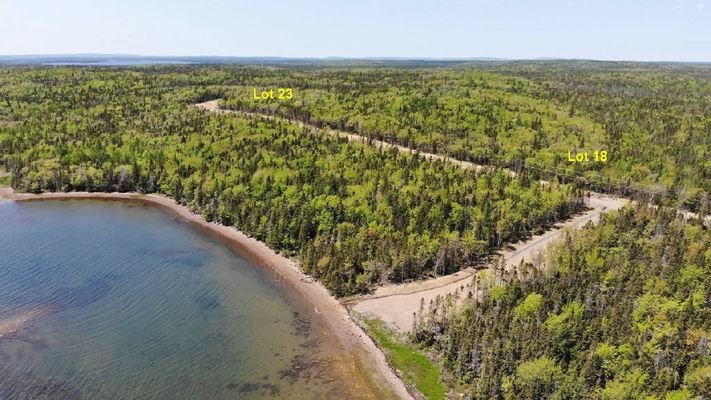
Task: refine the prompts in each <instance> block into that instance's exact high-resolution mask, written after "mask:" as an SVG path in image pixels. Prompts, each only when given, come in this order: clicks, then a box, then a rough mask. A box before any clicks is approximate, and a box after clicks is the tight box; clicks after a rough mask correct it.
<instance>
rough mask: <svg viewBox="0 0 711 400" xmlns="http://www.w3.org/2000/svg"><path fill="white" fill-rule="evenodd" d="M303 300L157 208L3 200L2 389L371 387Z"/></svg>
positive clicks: (65, 393)
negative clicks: (344, 373)
mask: <svg viewBox="0 0 711 400" xmlns="http://www.w3.org/2000/svg"><path fill="white" fill-rule="evenodd" d="M303 307H305V306H304V305H300V304H298V302H294V301H293V300H292V299H291V298H289V295H287V294H286V292H285V290H284V288H283V287H282V286H281V284H280V283H279V282H277V281H276V280H275V278H274V277H273V276H271V274H270V273H268V272H267V271H264V270H262V269H260V268H259V267H256V266H254V265H252V264H250V262H248V261H246V260H245V259H243V258H241V257H240V256H238V255H237V254H235V253H234V252H232V251H231V250H230V249H228V248H226V247H225V246H223V245H222V244H220V243H217V242H216V241H214V240H213V239H211V238H209V237H206V236H205V235H203V234H202V233H200V232H198V231H197V230H195V229H193V228H191V227H189V226H188V225H187V224H186V223H184V222H181V221H177V220H174V219H172V218H170V217H168V216H167V215H165V214H163V213H161V212H160V211H158V210H156V209H153V208H151V207H148V206H140V205H129V204H126V203H116V202H98V201H48V202H30V203H14V202H5V203H1V204H0V334H2V337H0V399H17V400H24V399H251V398H289V399H292V398H295V399H299V398H303V399H312V398H323V399H327V398H335V397H334V396H337V397H338V398H343V397H360V396H352V395H346V394H345V393H343V392H342V391H343V388H344V386H348V385H347V384H344V382H342V381H340V377H338V376H336V375H335V372H334V371H333V368H332V363H333V360H332V359H329V356H328V353H327V351H326V350H324V349H322V348H321V347H322V346H321V344H322V343H323V341H324V338H323V337H321V336H319V335H320V333H319V332H316V331H318V329H314V328H313V327H312V325H311V322H312V321H310V320H309V318H308V317H307V316H306V314H305V313H304V312H303V310H302V309H301V308H303ZM3 324H4V328H3ZM3 329H4V330H5V332H3ZM361 394H362V395H363V397H369V396H368V394H367V393H361Z"/></svg>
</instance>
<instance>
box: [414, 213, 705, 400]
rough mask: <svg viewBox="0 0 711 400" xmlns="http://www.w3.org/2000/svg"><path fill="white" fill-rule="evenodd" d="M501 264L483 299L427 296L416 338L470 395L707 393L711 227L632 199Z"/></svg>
mask: <svg viewBox="0 0 711 400" xmlns="http://www.w3.org/2000/svg"><path fill="white" fill-rule="evenodd" d="M547 264H548V265H547V267H546V270H545V271H540V270H538V269H535V268H533V267H532V266H531V265H530V264H529V265H523V266H521V267H520V268H518V269H517V270H516V271H514V272H513V273H509V274H507V273H504V272H502V271H498V273H497V274H496V275H497V276H496V279H493V280H490V281H489V282H490V283H489V284H488V285H487V284H485V282H484V280H482V282H481V283H480V284H481V287H483V288H485V289H484V290H485V291H486V295H485V296H484V297H483V299H482V300H476V299H470V300H468V301H467V302H466V303H467V305H465V306H464V307H463V309H461V310H457V309H455V308H454V307H453V306H452V304H453V301H452V299H451V298H450V299H439V300H438V301H436V302H433V303H432V304H429V305H425V306H424V307H423V311H422V312H421V313H420V315H419V317H418V321H417V323H416V326H415V329H414V331H413V334H412V335H413V339H414V340H415V341H417V342H419V343H421V344H422V345H423V346H425V347H428V348H430V349H433V350H434V351H435V352H436V353H437V354H438V356H439V357H440V358H441V359H440V361H441V363H442V365H443V367H444V368H445V369H446V370H447V371H448V372H449V373H450V374H451V376H452V379H453V380H456V381H458V382H459V383H460V384H462V385H464V386H465V387H466V393H467V395H468V397H469V398H472V399H513V398H517V399H518V398H520V399H544V398H550V399H611V400H612V399H615V400H617V399H666V400H672V399H701V398H707V397H700V396H708V395H709V394H710V393H711V348H710V347H709V346H710V342H709V339H711V308H710V307H711V303H710V302H709V301H710V299H711V274H709V268H710V267H711V231H709V229H708V228H705V227H703V226H702V225H701V224H700V223H699V222H698V221H696V222H690V223H685V222H683V221H682V220H680V219H678V217H677V216H676V213H675V211H674V210H665V209H656V210H654V209H652V208H649V207H647V206H645V205H641V206H637V207H632V206H628V207H626V208H624V209H622V210H621V211H619V213H618V212H614V213H611V214H606V215H605V216H604V217H603V220H602V221H601V222H600V225H599V226H588V227H587V228H586V229H583V230H581V231H578V232H573V233H570V234H568V235H567V236H566V238H565V239H564V240H562V241H561V242H560V243H558V244H557V245H556V246H554V247H553V248H552V249H550V250H549V254H548V256H547Z"/></svg>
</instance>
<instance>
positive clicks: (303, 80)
mask: <svg viewBox="0 0 711 400" xmlns="http://www.w3.org/2000/svg"><path fill="white" fill-rule="evenodd" d="M287 76H288V78H287V79H285V78H284V75H283V74H282V72H281V71H269V72H265V74H264V75H263V76H260V78H259V79H258V80H256V81H255V82H257V83H258V85H261V86H260V87H269V86H270V85H271V86H274V85H279V84H282V85H283V82H285V81H286V82H289V84H290V85H292V86H294V87H295V90H296V92H297V95H296V96H295V97H294V99H293V100H291V101H282V102H264V101H262V100H254V99H253V98H252V97H253V96H252V86H250V85H253V84H254V83H253V82H250V83H249V84H248V85H244V86H238V87H236V88H233V89H232V90H230V91H228V92H227V94H228V98H227V99H226V101H225V102H224V105H225V106H226V107H228V108H232V109H239V110H248V111H259V112H266V113H274V114H280V115H283V116H286V117H288V118H293V119H297V120H300V121H304V122H308V123H312V124H316V125H319V126H329V127H332V128H335V129H342V130H347V131H352V132H355V133H358V134H361V135H365V136H368V137H372V138H376V139H381V140H385V141H388V142H393V143H399V144H402V145H405V146H409V147H412V148H417V149H420V150H422V151H428V152H434V153H441V154H447V155H450V156H452V157H454V158H457V159H460V160H466V161H474V162H477V163H482V164H495V165H499V166H502V167H508V168H511V169H514V170H516V171H520V170H521V169H522V168H527V169H529V170H533V171H535V172H536V173H539V174H541V176H542V177H543V178H544V179H551V178H552V177H557V178H560V179H576V180H578V181H579V182H580V183H582V184H584V185H585V187H588V188H591V189H595V190H597V191H611V192H615V193H622V194H624V195H634V196H635V197H638V198H642V199H650V198H652V199H653V200H654V201H656V202H660V203H666V204H674V205H683V206H684V207H686V208H688V209H691V210H693V211H702V212H705V213H708V212H709V210H711V200H709V193H711V183H710V182H711V162H710V161H709V149H711V101H710V99H711V68H710V67H708V66H675V67H674V68H671V67H664V66H655V67H654V68H652V67H642V66H640V65H635V64H632V65H627V64H620V65H617V64H612V65H607V64H601V65H598V64H597V63H577V64H576V63H570V65H567V64H562V65H560V64H557V63H533V64H517V63H514V64H502V65H499V64H495V65H488V64H484V65H483V66H480V67H478V68H472V67H457V68H448V69H372V68H371V69H357V70H350V69H327V70H316V71H311V70H309V71H290V73H289V74H288V75H287ZM603 150H604V151H606V152H607V162H586V163H571V162H568V152H569V151H573V152H576V151H580V152H585V151H586V152H589V154H590V155H591V156H592V154H593V152H594V151H603Z"/></svg>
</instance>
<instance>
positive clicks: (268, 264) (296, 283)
mask: <svg viewBox="0 0 711 400" xmlns="http://www.w3.org/2000/svg"><path fill="white" fill-rule="evenodd" d="M0 199H4V200H12V201H39V200H52V199H54V200H80V199H87V200H115V201H132V202H138V203H143V204H149V205H153V206H156V207H158V208H160V209H161V210H163V211H165V212H167V213H169V214H172V215H175V216H178V217H180V218H181V219H183V220H185V221H187V222H189V223H191V224H192V225H194V226H196V227H198V228H200V229H202V230H204V231H206V232H208V233H211V234H213V235H216V236H218V237H219V238H221V239H223V240H224V241H225V242H228V243H229V244H230V245H232V246H233V247H234V248H235V249H237V251H238V252H239V253H240V255H242V256H244V257H246V258H248V259H250V260H251V261H254V262H255V263H258V264H259V265H261V266H263V267H265V268H268V269H270V270H271V271H272V272H273V273H275V274H276V275H278V276H279V277H280V278H281V279H282V280H283V281H284V282H285V283H286V284H287V285H288V286H289V287H290V288H292V289H293V290H294V291H295V292H297V293H298V294H299V295H300V296H302V297H303V298H304V299H305V300H306V301H307V302H308V303H309V304H311V305H312V306H313V308H314V313H315V314H318V316H319V317H320V320H322V321H323V323H324V324H325V325H326V326H327V327H328V328H329V330H330V331H331V332H332V333H333V335H334V336H335V337H336V338H337V339H338V341H339V342H340V343H341V344H342V346H343V347H344V348H345V350H346V351H348V352H349V353H350V354H352V355H353V356H354V357H355V358H356V359H357V361H358V362H359V363H360V364H361V366H362V369H363V370H364V371H367V372H368V373H370V374H372V376H371V379H374V380H375V381H376V382H379V383H380V384H381V385H387V387H388V388H389V389H390V390H391V391H392V392H393V393H394V394H395V395H396V396H397V398H400V399H414V397H413V395H412V394H410V392H409V391H408V388H407V387H406V386H405V384H404V383H403V382H402V380H400V378H399V377H398V376H397V374H395V372H394V371H393V370H392V369H391V368H390V366H389V365H388V363H387V361H386V359H385V355H384V354H383V352H382V351H381V350H380V349H379V348H378V347H377V346H376V344H375V343H374V342H373V341H372V339H371V338H370V337H369V336H368V335H367V334H365V333H364V332H363V330H362V329H361V328H360V327H359V326H358V325H357V324H356V323H355V322H354V321H353V320H352V319H351V317H350V316H349V314H348V311H347V309H346V308H345V307H344V306H343V305H342V304H341V303H340V302H339V301H338V300H336V298H334V297H333V296H331V294H330V293H329V292H328V290H327V289H326V288H325V287H324V286H323V285H322V284H321V283H319V282H317V281H316V280H314V279H312V278H311V277H309V276H308V275H306V274H304V273H303V272H302V271H301V269H300V268H299V266H298V265H297V264H296V263H295V262H294V261H293V260H291V259H289V258H287V257H284V256H282V255H280V254H277V253H276V252H274V251H273V250H272V249H270V248H269V247H267V246H266V245H265V244H264V243H262V242H260V241H258V240H256V239H254V238H251V237H249V236H247V235H245V234H244V233H242V232H240V231H239V230H237V229H235V228H233V227H228V226H224V225H221V224H218V223H210V222H207V221H205V220H204V219H203V218H202V217H201V216H199V215H196V214H193V213H192V212H191V211H190V210H189V209H188V208H186V207H184V206H182V205H179V204H177V203H176V202H175V201H173V200H172V199H170V198H167V197H165V196H161V195H156V194H148V195H144V194H138V193H89V192H71V193H42V194H26V193H15V192H14V191H13V190H12V189H11V188H7V187H2V188H0ZM20 320H21V318H20V319H18V321H20ZM18 321H14V322H13V321H10V322H12V323H7V324H5V325H6V326H7V330H8V332H9V331H10V330H12V328H13V326H20V325H21V324H22V323H24V322H19V324H20V325H18V323H17V322H18ZM0 322H2V321H0ZM6 322H7V321H6ZM2 326H3V325H0V328H2ZM15 329H17V328H15ZM1 333H2V332H0V334H1Z"/></svg>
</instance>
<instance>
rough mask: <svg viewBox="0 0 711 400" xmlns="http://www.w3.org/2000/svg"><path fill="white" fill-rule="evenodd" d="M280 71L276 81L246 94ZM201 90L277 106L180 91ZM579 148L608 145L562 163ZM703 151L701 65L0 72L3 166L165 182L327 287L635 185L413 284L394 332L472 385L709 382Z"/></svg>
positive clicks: (530, 224)
mask: <svg viewBox="0 0 711 400" xmlns="http://www.w3.org/2000/svg"><path fill="white" fill-rule="evenodd" d="M277 88H290V89H292V90H293V94H294V96H293V98H291V99H285V100H280V99H269V100H264V99H254V98H253V91H254V90H259V91H262V90H270V89H277ZM217 99H219V100H220V103H219V104H220V105H221V106H222V107H224V108H226V109H232V110H239V111H248V112H252V113H261V114H268V115H273V116H280V117H284V118H279V117H277V118H272V119H265V118H262V117H260V116H256V115H250V114H247V113H210V112H208V111H205V110H200V109H198V108H197V107H194V104H196V103H200V102H204V101H208V100H217ZM290 120H291V121H290ZM294 121H296V122H303V123H306V124H307V125H304V126H302V125H299V124H296V123H293V122H294ZM310 125H313V126H316V127H330V128H333V129H339V130H343V131H348V132H352V133H357V134H360V135H363V136H367V137H369V138H372V139H379V140H383V141H386V142H390V143H397V144H401V145H404V146H407V147H410V148H413V149H416V150H419V151H423V152H424V151H426V152H432V153H437V154H442V155H447V156H450V157H452V158H456V159H459V160H465V161H472V162H475V163H481V164H487V165H491V166H492V167H493V168H492V169H486V170H483V171H481V172H474V171H471V170H464V169H461V168H459V167H458V166H457V165H454V164H452V163H448V162H444V161H438V160H433V159H428V158H425V157H423V156H421V155H418V154H407V153H402V152H398V151H396V150H394V149H390V150H387V149H382V148H378V147H376V146H372V145H371V143H367V142H363V143H361V142H349V141H347V140H346V139H339V138H336V137H334V136H330V135H327V134H324V133H323V132H320V131H318V130H317V129H313V128H312V127H310ZM595 150H605V151H607V152H608V156H609V157H608V159H607V161H606V162H588V163H571V162H569V161H568V160H567V159H566V155H567V154H568V152H569V151H590V152H592V151H595ZM710 151H711V68H710V67H709V66H707V65H652V64H634V63H592V62H569V63H563V62H559V63H555V62H531V63H471V64H467V65H433V66H426V65H420V64H413V65H407V66H399V67H398V66H393V65H388V64H387V63H386V64H383V65H367V66H357V65H348V66H328V65H318V66H309V65H299V66H291V67H285V66H241V65H209V66H208V65H202V66H201V65H191V66H180V65H172V66H150V67H139V68H126V67H36V66H35V67H27V66H13V67H2V68H0V184H5V183H8V182H7V181H8V180H9V184H10V185H11V186H13V187H14V188H15V189H16V190H18V191H26V192H32V193H40V192H45V191H91V192H110V191H119V192H139V193H159V194H163V195H165V196H168V197H170V198H173V199H175V200H176V201H177V202H179V203H181V204H183V205H186V206H187V207H189V208H190V209H191V210H192V211H194V212H196V213H199V214H200V215H202V216H204V217H205V218H206V219H207V220H209V221H217V222H220V223H222V224H225V225H228V226H234V227H236V228H237V229H239V230H241V231H243V232H245V233H246V234H248V235H250V236H252V237H254V238H256V239H258V240H260V241H263V242H265V243H266V244H267V245H268V246H270V247H271V248H273V249H274V250H277V251H279V252H281V253H282V254H284V255H287V256H290V257H292V258H294V259H296V260H298V261H299V262H300V263H301V265H302V267H303V269H304V270H305V271H306V272H307V273H308V274H310V275H311V276H313V277H315V278H317V279H318V280H319V281H321V282H322V283H323V284H324V285H325V286H326V287H327V288H328V289H329V290H330V291H331V292H332V293H333V294H334V295H335V296H338V297H344V296H350V295H354V294H360V293H366V292H369V291H370V290H372V289H373V288H374V287H376V286H377V285H380V284H383V283H387V282H403V281H408V280H414V279H419V278H426V277H433V276H441V275H445V274H450V273H453V272H455V271H458V270H460V269H462V268H465V267H468V266H478V267H483V266H485V265H487V263H489V262H490V261H491V260H492V259H493V257H495V253H496V252H497V251H499V250H501V249H503V248H506V246H508V245H509V244H511V243H513V242H516V241H519V240H522V239H525V238H527V237H529V236H530V235H532V234H535V233H540V232H541V231H543V230H545V229H547V228H549V227H551V226H552V225H553V224H555V223H557V222H561V221H562V220H564V219H565V218H566V217H568V216H570V215H572V214H574V213H576V212H579V211H581V210H582V209H583V208H584V199H585V196H586V195H588V193H589V191H590V190H594V191H600V192H611V193H615V194H618V195H622V196H625V197H629V198H632V199H634V200H637V201H638V204H637V205H631V206H628V207H627V208H625V209H623V210H621V211H619V212H614V213H610V214H607V215H605V216H604V217H603V218H602V220H601V222H600V224H599V225H598V226H593V225H589V226H587V227H586V228H584V229H582V230H581V231H579V232H577V233H575V232H570V233H568V234H567V235H566V236H565V240H563V241H562V242H561V243H559V244H558V245H556V246H555V247H553V248H552V249H551V250H550V252H549V254H548V257H547V263H546V265H547V266H546V268H545V270H536V269H534V268H532V267H531V266H530V265H522V266H520V267H519V268H518V269H516V270H515V272H514V273H506V272H504V269H503V268H501V267H498V268H494V269H493V272H491V273H490V274H488V275H487V274H486V273H484V274H482V275H481V277H482V278H481V280H480V281H477V285H478V287H479V288H481V290H482V291H483V293H484V295H483V296H482V297H481V298H479V297H476V298H471V299H467V300H466V301H465V304H466V306H465V307H464V308H463V309H460V308H459V307H455V306H453V304H454V303H455V302H454V301H453V299H451V298H449V299H440V300H439V301H437V302H434V303H432V304H423V307H422V310H421V312H420V313H419V315H418V321H417V323H416V324H415V326H414V330H413V332H412V335H411V337H410V339H411V341H412V343H409V344H408V346H410V345H412V346H415V345H417V346H419V347H418V348H419V349H422V350H423V351H424V352H426V353H427V354H429V355H431V356H432V358H433V359H434V360H435V361H436V363H437V365H438V366H441V368H442V370H443V371H444V372H445V376H446V378H447V380H448V383H449V384H451V385H452V386H457V387H461V388H463V391H464V393H465V398H467V399H514V398H521V399H543V398H554V399H658V400H674V399H694V398H699V396H707V397H705V398H708V396H709V394H711V366H710V365H711V354H710V349H709V343H710V342H709V341H710V339H711V300H710V299H711V274H710V273H709V271H711V233H710V232H709V229H708V227H704V226H703V225H702V224H700V223H699V222H697V221H690V222H685V221H683V220H682V219H681V218H680V217H678V216H677V212H676V208H677V207H679V208H682V209H688V210H691V211H694V212H696V213H698V214H700V215H702V216H703V215H708V214H709V213H711V198H710V197H709V193H711V159H709V152H710ZM511 170H513V171H514V172H515V174H511ZM8 174H9V176H8ZM648 202H651V203H654V204H655V205H658V206H659V207H649V204H648ZM667 206H672V207H673V208H672V207H667ZM386 339H387V338H386Z"/></svg>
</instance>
